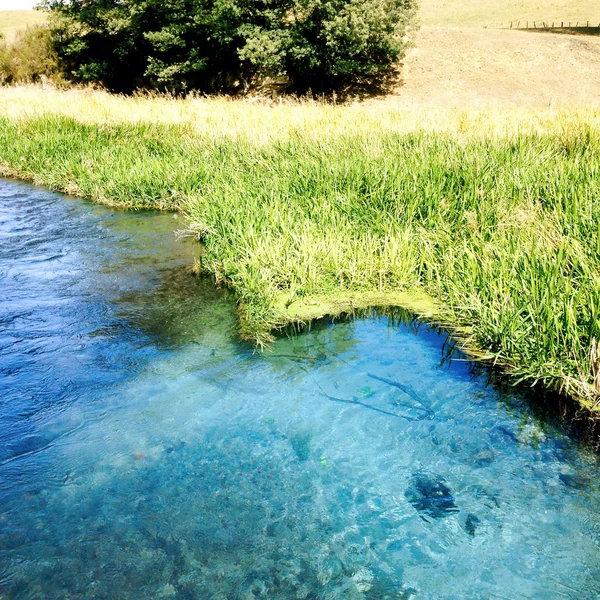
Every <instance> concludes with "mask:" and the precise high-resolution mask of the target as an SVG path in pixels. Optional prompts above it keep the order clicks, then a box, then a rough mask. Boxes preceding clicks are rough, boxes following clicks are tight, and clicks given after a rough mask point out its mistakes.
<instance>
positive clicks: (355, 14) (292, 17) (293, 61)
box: [46, 0, 413, 92]
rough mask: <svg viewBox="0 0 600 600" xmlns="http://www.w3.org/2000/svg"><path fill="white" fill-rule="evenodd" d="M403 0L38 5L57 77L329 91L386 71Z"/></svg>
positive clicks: (130, 85) (115, 0)
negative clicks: (48, 28)
mask: <svg viewBox="0 0 600 600" xmlns="http://www.w3.org/2000/svg"><path fill="white" fill-rule="evenodd" d="M412 3H413V0H46V6H47V7H48V8H50V9H51V11H52V15H53V18H52V20H51V23H52V29H53V33H54V40H55V47H56V50H57V52H58V55H59V57H60V64H61V67H62V69H63V70H64V72H65V74H66V76H67V77H69V78H72V79H74V80H76V81H83V82H85V81H89V82H99V83H102V84H103V85H106V86H107V87H108V88H109V89H111V90H114V91H121V92H129V91H132V90H134V89H136V88H157V89H167V90H170V91H174V92H179V91H185V90H190V89H199V90H203V91H214V90H234V89H236V88H242V87H244V88H245V87H247V86H249V85H251V84H253V83H256V82H257V81H260V80H262V79H263V78H265V77H285V78H286V80H287V81H288V83H289V85H290V87H292V88H294V89H299V90H303V89H304V90H305V89H307V88H309V87H312V88H313V90H317V91H320V90H322V89H323V90H324V89H334V88H336V87H338V86H339V85H342V84H345V83H347V82H351V81H353V80H355V79H356V78H359V77H360V78H364V77H371V78H377V77H379V76H381V75H382V74H385V73H388V72H389V71H390V69H391V68H392V65H393V64H394V62H395V61H397V60H398V58H399V57H400V56H401V54H402V52H403V49H404V42H403V37H402V36H403V33H404V29H405V26H406V23H407V20H408V19H409V18H410V16H411V15H412V11H413V4H412Z"/></svg>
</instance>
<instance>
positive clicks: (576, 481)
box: [558, 473, 590, 490]
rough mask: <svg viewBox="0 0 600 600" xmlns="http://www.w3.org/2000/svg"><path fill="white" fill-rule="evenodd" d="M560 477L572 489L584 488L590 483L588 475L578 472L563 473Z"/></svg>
mask: <svg viewBox="0 0 600 600" xmlns="http://www.w3.org/2000/svg"><path fill="white" fill-rule="evenodd" d="M558 478H559V479H560V480H561V482H562V483H563V484H564V485H565V486H567V487H568V488H571V489H572V490H583V489H585V488H587V487H588V486H589V484H590V481H589V479H588V478H587V477H583V476H581V475H577V474H571V473H561V474H560V475H559V476H558Z"/></svg>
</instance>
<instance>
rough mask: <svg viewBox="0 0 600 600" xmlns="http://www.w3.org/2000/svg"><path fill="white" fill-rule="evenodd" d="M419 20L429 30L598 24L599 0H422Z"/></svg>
mask: <svg viewBox="0 0 600 600" xmlns="http://www.w3.org/2000/svg"><path fill="white" fill-rule="evenodd" d="M420 5H421V9H420V21H421V24H422V25H424V26H432V27H498V26H504V27H506V26H508V24H509V23H510V21H522V22H525V21H532V22H533V21H550V22H552V21H555V22H557V23H558V22H560V21H566V22H569V21H571V22H573V23H575V22H577V21H579V22H580V24H581V23H585V22H586V21H590V22H594V21H595V23H594V24H595V25H598V24H599V23H600V2H598V0H547V1H546V2H540V1H538V0H421V3H420Z"/></svg>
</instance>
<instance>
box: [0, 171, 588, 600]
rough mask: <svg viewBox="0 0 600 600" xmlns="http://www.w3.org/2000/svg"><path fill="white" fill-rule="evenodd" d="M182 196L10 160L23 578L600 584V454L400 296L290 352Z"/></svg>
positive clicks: (5, 536) (4, 451) (407, 591)
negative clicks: (402, 312)
mask: <svg viewBox="0 0 600 600" xmlns="http://www.w3.org/2000/svg"><path fill="white" fill-rule="evenodd" d="M179 226H180V225H179V223H178V221H177V220H176V219H174V218H173V216H172V215H168V214H155V213H131V212H129V213H128V212H118V211H113V210H109V209H106V208H102V207H99V206H96V205H93V204H90V203H87V202H84V201H81V200H76V199H71V198H68V197H64V196H61V195H59V194H55V193H51V192H48V191H45V190H42V189H38V188H34V187H32V186H28V185H24V184H20V183H15V182H8V181H3V182H0V327H1V328H0V369H1V379H0V595H1V597H2V598H3V600H12V599H19V600H20V599H30V598H36V599H37V598H39V599H66V598H69V599H75V598H82V599H83V598H85V599H96V598H97V599H107V600H108V599H111V600H114V599H136V600H139V599H145V598H148V599H155V598H174V599H179V598H183V599H204V598H206V599H237V598H239V599H244V600H245V599H251V598H285V599H292V598H299V599H336V598H348V599H357V600H358V599H371V600H375V599H381V600H383V599H386V598H389V599H391V598H403V599H409V598H415V599H417V598H427V599H465V598H498V599H500V598H506V599H516V598H539V599H548V598H590V599H591V598H597V597H598V596H599V595H600V561H599V560H598V557H599V554H598V550H599V546H600V510H599V509H600V490H599V486H598V477H597V466H598V464H597V456H596V455H595V454H594V453H592V452H591V451H588V450H586V449H585V448H584V447H582V445H581V444H580V443H578V442H577V441H576V440H574V439H572V438H571V437H569V436H568V435H567V434H566V433H565V431H564V430H563V429H561V427H560V426H558V425H556V424H555V423H553V422H551V421H550V420H548V419H545V418H541V417H538V416H536V414H535V413H534V411H533V410H532V409H531V408H530V406H529V404H528V402H527V400H526V399H525V398H524V397H523V396H521V395H519V394H518V393H517V392H515V391H508V392H507V391H506V390H501V389H499V388H498V387H497V386H496V387H494V386H488V385H487V384H486V379H485V378H484V377H482V376H478V375H474V374H473V372H472V371H473V370H472V369H471V368H470V367H469V364H468V363H467V362H466V361H463V360H460V357H459V360H452V361H444V360H442V359H443V352H442V348H443V345H444V343H445V342H446V339H445V338H444V337H443V336H442V335H440V334H439V333H437V332H435V331H432V330H430V329H428V328H427V327H418V328H415V327H414V326H413V325H411V324H397V323H394V322H393V321H392V320H390V319H388V318H386V317H381V318H371V319H359V320H355V321H348V322H341V323H336V324H330V323H324V324H320V325H318V326H316V327H314V328H313V329H312V330H311V331H310V332H307V333H304V334H302V335H300V336H297V337H295V338H294V339H287V338H286V339H281V340H279V341H278V342H277V343H276V344H275V346H274V349H273V352H272V353H265V354H257V353H254V352H253V351H252V349H251V348H249V347H247V346H245V345H243V344H240V343H238V342H237V341H236V337H235V331H234V328H235V317H234V306H233V304H232V302H231V299H230V298H228V297H227V296H226V295H225V293H224V292H222V291H219V290H215V289H214V286H213V285H212V283H211V282H210V281H206V280H201V279H198V278H195V277H192V276H191V275H190V273H189V265H190V264H191V262H192V260H193V258H194V253H195V252H197V248H196V247H194V246H193V245H192V244H190V243H182V242H178V241H176V239H175V236H174V235H173V230H174V229H177V228H178V227H179Z"/></svg>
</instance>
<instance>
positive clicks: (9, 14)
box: [0, 10, 47, 42]
mask: <svg viewBox="0 0 600 600" xmlns="http://www.w3.org/2000/svg"><path fill="white" fill-rule="evenodd" d="M46 21H47V14H46V13H44V12H41V11H38V10H0V33H1V34H2V35H3V37H4V38H5V39H6V40H7V41H9V42H10V41H11V40H12V39H13V37H14V35H15V33H16V32H17V31H18V30H19V29H23V28H24V27H27V25H41V24H43V23H45V22H46Z"/></svg>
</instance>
